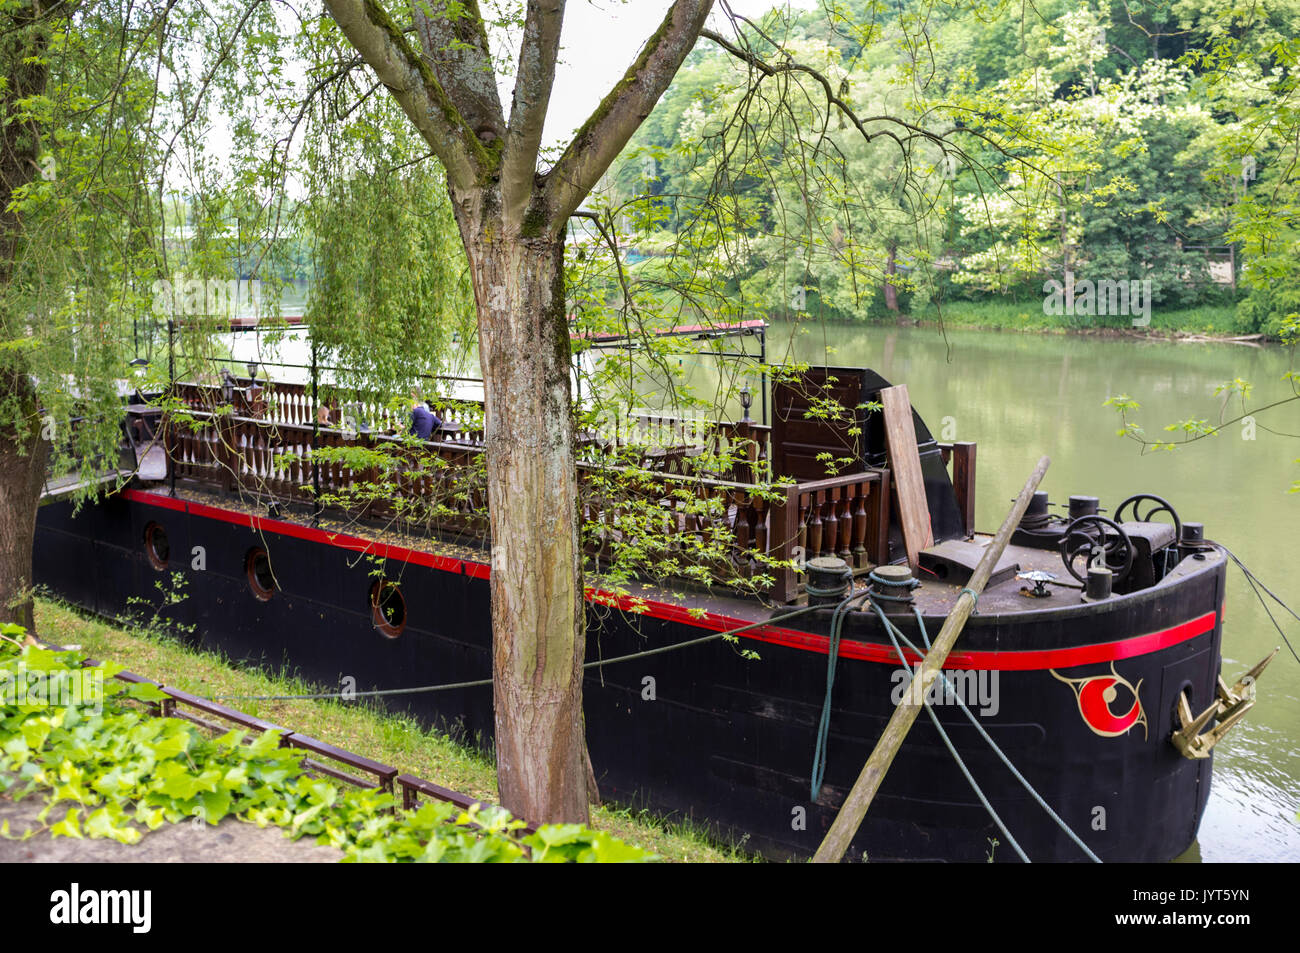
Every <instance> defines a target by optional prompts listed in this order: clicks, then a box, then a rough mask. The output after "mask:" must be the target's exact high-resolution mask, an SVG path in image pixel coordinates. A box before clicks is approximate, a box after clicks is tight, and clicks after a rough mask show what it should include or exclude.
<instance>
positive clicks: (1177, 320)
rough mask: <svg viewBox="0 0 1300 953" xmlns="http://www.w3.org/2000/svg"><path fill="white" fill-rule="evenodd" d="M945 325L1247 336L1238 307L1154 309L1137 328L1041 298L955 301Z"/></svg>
mask: <svg viewBox="0 0 1300 953" xmlns="http://www.w3.org/2000/svg"><path fill="white" fill-rule="evenodd" d="M942 313H943V323H944V324H945V325H946V326H947V327H958V328H990V329H995V330H1000V331H1087V330H1091V329H1095V328H1106V327H1113V328H1114V329H1115V330H1116V331H1121V332H1126V331H1133V330H1137V331H1138V332H1139V333H1152V332H1157V333H1166V334H1169V333H1173V332H1175V331H1181V332H1184V333H1188V334H1220V335H1234V334H1242V333H1245V332H1243V331H1242V330H1241V329H1240V326H1239V324H1238V321H1237V310H1236V307H1235V306H1234V305H1231V304H1226V305H1199V306H1197V307H1194V308H1182V309H1178V310H1174V309H1169V308H1162V307H1153V308H1152V309H1151V325H1150V327H1148V328H1146V329H1145V331H1143V330H1142V329H1134V328H1133V327H1132V326H1131V324H1130V323H1129V319H1126V318H1122V317H1119V318H1117V317H1102V318H1097V317H1091V318H1090V317H1083V316H1071V315H1048V314H1044V313H1043V303H1042V300H1041V299H1035V300H1033V301H998V300H988V301H952V302H949V303H947V304H945V305H944V306H943V312H942ZM939 314H940V312H939V311H938V310H936V309H935V307H934V306H933V305H930V306H928V307H926V308H925V309H924V310H921V311H918V312H917V313H916V314H914V315H913V317H915V318H916V319H918V320H920V321H926V322H937V321H938V320H939Z"/></svg>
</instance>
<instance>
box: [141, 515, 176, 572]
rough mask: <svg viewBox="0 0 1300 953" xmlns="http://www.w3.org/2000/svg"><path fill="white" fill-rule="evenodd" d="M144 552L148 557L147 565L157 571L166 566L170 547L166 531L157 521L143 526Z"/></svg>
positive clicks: (170, 552)
mask: <svg viewBox="0 0 1300 953" xmlns="http://www.w3.org/2000/svg"><path fill="white" fill-rule="evenodd" d="M144 554H145V555H146V556H148V557H149V565H151V566H153V568H154V569H157V570H158V571H159V572H162V571H164V570H165V569H166V568H167V560H168V559H170V558H171V555H172V548H171V544H170V543H169V542H168V541H167V531H166V530H165V529H163V528H162V527H161V526H160V525H159V524H157V523H150V524H148V525H147V526H145V528H144Z"/></svg>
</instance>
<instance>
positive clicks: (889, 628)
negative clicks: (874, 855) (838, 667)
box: [872, 604, 1030, 864]
mask: <svg viewBox="0 0 1300 953" xmlns="http://www.w3.org/2000/svg"><path fill="white" fill-rule="evenodd" d="M872 608H874V609H875V610H876V614H877V615H878V616H880V621H881V622H882V623H884V626H885V632H886V633H887V634H888V635H889V641H890V642H891V643H892V644H893V646H894V651H895V652H896V653H898V660H899V662H900V663H902V666H903V671H904V672H906V673H907V676H908V680H907V687H908V689H909V690H910V689H911V687H912V682H913V681H914V680H915V677H916V676H915V675H914V674H913V672H912V670H911V669H910V668H908V665H907V659H906V657H905V656H904V655H903V650H902V649H901V648H900V647H899V645H898V639H897V638H895V637H894V633H895V632H898V634H899V636H902V637H903V641H907V638H906V636H903V634H902V632H901V630H899V629H898V627H897V626H896V625H894V624H893V623H892V622H890V621H889V619H887V618H886V617H885V614H884V612H883V610H881V608H880V606H878V605H874V604H873V606H872ZM912 611H913V612H915V613H916V624H917V625H918V626H920V627H921V638H922V639H923V640H924V641H925V648H926V651H929V649H930V636H929V634H928V633H927V632H926V631H925V620H924V619H922V618H921V610H920V609H918V608H916V607H915V606H913V607H912ZM908 645H909V647H912V646H911V643H908ZM912 650H913V651H916V649H915V647H912ZM917 654H918V655H919V654H920V653H919V652H917ZM939 677H940V678H941V679H943V690H944V693H945V694H947V692H948V688H949V685H948V676H946V675H944V674H943V670H942V669H940V671H939ZM953 697H956V695H955V693H954V696H953ZM921 703H922V704H923V705H924V706H925V713H926V714H927V715H929V716H930V721H931V722H932V723H933V724H934V728H935V730H936V731H937V732H939V737H940V738H941V739H942V740H943V744H944V747H945V748H947V749H948V753H949V754H950V755H952V757H953V760H954V761H956V762H957V767H958V768H959V769H960V770H961V773H962V776H963V777H965V778H966V781H967V783H969V784H970V786H971V790H973V791H974V792H975V797H977V798H978V799H979V802H980V804H982V805H983V806H984V810H985V811H987V812H988V815H989V817H991V818H993V823H994V824H996V825H997V826H998V830H1000V831H1001V832H1002V836H1003V837H1005V838H1006V839H1007V843H1009V844H1010V845H1011V849H1012V850H1014V851H1015V852H1016V854H1017V856H1019V857H1020V859H1021V860H1023V861H1024V862H1025V863H1027V864H1028V863H1030V860H1029V855H1028V854H1026V853H1025V852H1024V850H1023V849H1022V848H1021V846H1020V842H1019V841H1017V840H1016V839H1015V837H1014V836H1012V834H1011V831H1010V830H1008V829H1007V825H1006V824H1005V823H1003V821H1002V818H1001V817H999V816H998V812H997V811H995V810H994V809H993V805H992V804H991V803H989V799H988V798H987V797H985V796H984V790H983V789H982V788H981V787H980V786H979V783H978V782H977V781H976V780H975V776H974V775H972V774H971V773H970V769H969V768H967V767H966V762H965V761H964V760H963V759H962V756H961V755H960V754H958V753H957V748H956V746H955V745H953V743H952V739H950V738H949V737H948V732H946V731H944V728H943V725H941V724H940V723H939V716H938V715H936V714H935V713H934V708H933V707H931V705H930V703H929V702H928V701H926V700H925V699H924V698H922V699H921Z"/></svg>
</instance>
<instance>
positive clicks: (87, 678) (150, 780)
mask: <svg viewBox="0 0 1300 953" xmlns="http://www.w3.org/2000/svg"><path fill="white" fill-rule="evenodd" d="M23 634H24V633H23V629H22V628H21V627H19V626H14V625H4V626H3V627H0V636H2V637H3V638H2V639H0V794H4V795H6V796H9V797H12V798H14V799H15V800H17V799H21V798H24V797H27V796H30V795H33V794H35V795H37V796H39V797H42V798H43V799H44V801H45V807H44V809H43V810H42V811H41V812H40V814H39V816H38V819H39V820H40V821H41V822H42V823H45V824H48V825H49V830H50V834H51V835H52V836H55V837H77V838H81V837H89V838H112V839H113V840H116V841H119V842H120V843H123V844H136V843H138V842H139V841H140V840H141V839H142V838H143V836H144V835H145V834H146V833H148V832H149V831H152V830H156V829H157V828H159V827H161V826H162V825H163V824H168V823H171V824H175V823H179V822H182V821H193V820H194V819H199V820H201V821H202V822H206V823H207V824H211V825H215V824H218V823H220V822H221V821H222V820H223V819H224V818H226V817H228V816H233V817H236V818H238V819H240V820H242V821H248V822H251V823H255V824H257V825H258V826H259V827H266V826H268V825H274V826H276V827H282V828H284V829H285V830H286V832H287V834H288V835H289V836H290V837H292V838H294V839H297V838H299V837H304V836H309V837H314V838H315V839H316V842H317V843H318V844H328V845H331V846H334V847H337V848H339V849H341V850H342V851H343V852H344V854H345V862H353V863H356V862H363V861H421V862H443V863H448V862H468V863H502V862H517V861H533V862H565V861H576V862H617V861H644V860H651V859H654V858H653V857H652V855H649V854H647V853H646V852H645V851H643V850H641V849H640V848H637V847H632V846H629V845H627V844H624V843H622V842H621V841H619V840H617V839H615V838H613V837H610V836H609V835H607V834H604V833H602V832H599V831H593V830H590V829H588V828H585V827H582V826H580V825H576V824H560V825H549V826H546V827H542V828H541V829H539V830H538V831H537V833H536V834H532V835H528V836H524V837H519V836H517V835H516V834H515V832H517V831H518V830H519V829H520V828H522V827H524V826H525V825H524V823H523V822H522V821H519V820H515V819H513V818H512V817H511V816H510V814H509V812H507V811H505V810H503V809H501V808H496V807H489V808H486V809H483V810H478V809H472V810H469V811H465V810H462V809H460V808H458V807H456V806H455V805H451V804H446V803H442V802H429V803H426V804H424V805H423V806H421V807H420V808H419V809H418V810H414V811H410V812H406V811H403V810H402V809H401V808H400V807H399V805H398V804H397V801H396V799H395V797H394V796H393V795H392V794H390V793H388V792H384V791H379V790H361V789H357V788H351V787H347V788H344V787H341V786H340V785H338V784H336V783H334V782H333V781H330V780H326V779H322V778H315V777H312V776H311V775H309V774H307V772H306V771H305V770H304V769H303V766H302V757H303V755H302V752H301V751H296V750H293V749H290V748H282V747H280V736H279V734H278V732H274V731H270V732H266V733H264V734H262V735H260V736H256V737H250V735H249V733H248V732H246V731H243V730H235V731H230V732H227V733H226V734H224V735H221V736H220V737H216V738H211V737H208V736H207V735H205V734H204V733H203V732H202V731H201V730H200V729H199V728H198V727H197V726H195V725H193V724H192V723H190V722H188V721H183V720H181V719H176V718H162V717H156V716H153V715H151V714H149V713H148V712H147V711H146V710H144V709H142V708H141V707H140V705H139V704H138V703H141V702H157V701H161V700H162V699H163V698H165V697H167V696H166V695H165V694H164V693H163V692H162V691H161V690H160V689H159V688H157V686H155V685H151V684H147V683H144V684H135V683H127V682H120V681H117V680H116V679H114V678H113V676H114V675H115V674H116V673H117V672H120V671H121V670H122V669H121V667H120V666H116V665H113V664H112V663H101V664H99V665H95V666H87V667H83V666H82V664H81V663H82V662H83V660H84V658H85V656H84V655H83V654H81V653H80V652H77V651H54V650H51V649H44V648H40V647H38V646H35V645H30V644H27V645H24V644H22V643H21V642H20V641H19V640H20V638H21V637H22V635H23ZM0 835H2V836H5V837H14V836H17V835H14V834H11V833H10V831H9V830H8V827H7V826H6V827H5V828H4V829H0ZM24 836H30V835H24Z"/></svg>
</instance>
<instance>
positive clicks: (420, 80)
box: [325, 0, 493, 189]
mask: <svg viewBox="0 0 1300 953" xmlns="http://www.w3.org/2000/svg"><path fill="white" fill-rule="evenodd" d="M325 6H326V8H327V9H328V10H329V12H330V15H331V16H332V17H333V18H334V22H335V23H337V24H338V25H339V29H341V30H342V31H343V34H344V35H345V36H346V37H347V38H348V40H349V41H350V42H351V43H352V45H353V46H355V47H356V48H357V52H358V53H360V54H361V56H362V58H363V59H365V61H366V64H367V65H368V66H369V67H370V68H371V69H372V70H374V71H375V75H376V76H378V77H379V80H380V81H381V82H382V83H383V84H384V85H385V86H387V87H388V90H389V92H391V93H392V94H393V98H394V99H395V100H397V103H398V104H399V105H400V106H401V107H402V109H403V111H405V113H406V114H407V116H409V117H410V119H411V122H413V123H414V124H415V128H416V129H418V130H420V134H421V135H423V136H424V138H425V140H426V141H427V142H428V143H429V146H430V147H431V148H432V149H433V151H434V153H435V154H436V155H437V156H438V159H439V160H440V161H441V162H442V165H443V168H445V169H446V170H447V180H448V182H449V183H451V185H452V186H453V187H454V188H457V189H470V188H472V187H473V186H474V184H475V182H476V181H477V180H478V178H479V176H480V174H481V173H482V172H484V171H485V170H487V169H488V168H490V167H491V165H492V164H493V159H492V157H491V155H490V154H489V153H488V151H487V149H486V148H485V147H484V144H483V143H482V142H480V141H479V138H478V135H477V134H476V132H475V131H474V130H473V129H471V128H470V127H469V125H468V123H466V121H465V118H464V117H463V116H462V115H461V114H460V111H459V110H458V109H457V108H456V106H455V104H454V103H453V102H452V101H451V99H450V98H448V96H447V93H446V91H445V90H444V89H443V87H442V85H441V84H440V83H439V82H438V78H437V76H435V75H434V72H433V70H432V69H431V68H430V66H429V64H427V63H425V62H424V61H423V60H422V59H421V58H420V56H419V54H417V53H416V52H415V51H414V50H413V49H411V46H410V44H409V43H407V42H406V38H405V37H404V36H403V35H402V32H401V31H400V30H399V29H398V28H397V27H396V26H395V25H394V23H393V21H392V19H391V18H390V17H389V16H388V14H387V13H386V12H385V11H384V9H383V8H382V7H381V6H380V5H379V2H378V0H325Z"/></svg>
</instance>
